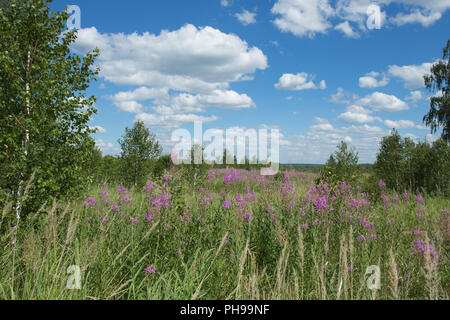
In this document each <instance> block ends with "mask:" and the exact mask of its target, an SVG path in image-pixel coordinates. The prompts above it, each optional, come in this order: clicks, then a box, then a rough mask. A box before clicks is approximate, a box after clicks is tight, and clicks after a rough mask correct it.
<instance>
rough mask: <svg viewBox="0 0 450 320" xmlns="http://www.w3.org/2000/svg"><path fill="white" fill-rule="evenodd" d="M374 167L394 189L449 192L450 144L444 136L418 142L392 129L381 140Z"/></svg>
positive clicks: (378, 175)
mask: <svg viewBox="0 0 450 320" xmlns="http://www.w3.org/2000/svg"><path fill="white" fill-rule="evenodd" d="M374 171H375V174H376V176H377V177H378V178H380V179H381V180H383V181H384V183H386V186H387V187H389V188H391V189H395V190H398V191H400V190H421V189H423V190H425V191H427V192H440V193H445V194H450V192H449V191H450V147H449V146H448V145H447V143H446V142H445V141H444V140H443V139H438V140H436V141H434V142H433V143H432V144H430V143H428V142H418V143H415V142H414V141H413V140H411V139H410V138H408V137H405V138H402V137H401V136H400V134H399V133H398V132H397V131H396V130H393V131H392V133H391V135H390V136H387V137H384V138H383V139H382V141H381V144H380V150H379V152H378V154H377V160H376V162H375V164H374Z"/></svg>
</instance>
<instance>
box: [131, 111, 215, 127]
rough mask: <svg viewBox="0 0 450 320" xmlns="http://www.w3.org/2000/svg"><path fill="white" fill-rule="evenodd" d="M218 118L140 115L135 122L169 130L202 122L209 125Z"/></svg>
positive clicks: (193, 115) (183, 115)
mask: <svg viewBox="0 0 450 320" xmlns="http://www.w3.org/2000/svg"><path fill="white" fill-rule="evenodd" d="M218 119H219V118H218V117H216V116H200V115H196V114H155V113H145V112H142V113H138V114H136V117H135V121H142V122H144V124H145V125H147V126H158V127H163V128H167V129H172V128H177V127H180V126H181V125H182V124H183V123H185V122H194V121H201V122H203V123H208V122H212V121H216V120H218Z"/></svg>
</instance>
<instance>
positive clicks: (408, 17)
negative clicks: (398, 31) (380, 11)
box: [391, 9, 442, 27]
mask: <svg viewBox="0 0 450 320" xmlns="http://www.w3.org/2000/svg"><path fill="white" fill-rule="evenodd" d="M441 17H442V14H441V13H440V12H428V15H427V13H425V14H424V13H423V12H422V11H420V10H418V9H416V10H413V11H412V12H410V13H406V14H405V13H403V12H400V13H398V14H397V15H396V16H395V17H393V18H392V19H391V21H392V23H394V24H396V25H398V26H402V25H405V24H408V23H420V24H421V25H422V26H424V27H429V26H430V25H432V24H433V23H435V22H436V21H437V20H439V19H440V18H441Z"/></svg>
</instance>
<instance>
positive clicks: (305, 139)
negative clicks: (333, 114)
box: [282, 118, 389, 163]
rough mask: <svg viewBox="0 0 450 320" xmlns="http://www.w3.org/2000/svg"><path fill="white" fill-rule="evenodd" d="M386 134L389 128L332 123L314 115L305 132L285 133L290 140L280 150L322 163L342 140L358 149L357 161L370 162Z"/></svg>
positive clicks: (289, 154) (297, 157)
mask: <svg viewBox="0 0 450 320" xmlns="http://www.w3.org/2000/svg"><path fill="white" fill-rule="evenodd" d="M388 134H389V130H386V129H382V128H380V127H378V126H370V125H368V124H364V125H351V126H347V127H345V126H344V127H334V126H333V125H331V123H329V121H328V120H326V119H322V118H316V119H315V120H314V124H312V125H311V126H310V127H309V128H308V130H307V131H306V132H305V133H303V134H301V135H294V136H288V137H286V139H287V140H289V141H291V144H290V145H288V146H284V147H283V148H282V152H283V153H285V154H287V155H288V156H289V157H291V158H295V159H297V160H296V162H307V163H324V162H325V161H326V160H327V159H328V157H329V156H330V154H331V153H332V152H334V151H335V150H336V145H337V144H338V143H340V142H341V141H345V142H347V143H350V144H351V146H352V147H355V148H356V149H357V151H358V153H359V157H360V162H372V161H373V160H374V158H375V155H376V152H377V149H378V144H379V142H380V141H381V138H382V137H383V136H386V135H388Z"/></svg>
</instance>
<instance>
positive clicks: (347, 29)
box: [334, 21, 359, 38]
mask: <svg viewBox="0 0 450 320" xmlns="http://www.w3.org/2000/svg"><path fill="white" fill-rule="evenodd" d="M334 29H336V30H338V31H341V32H343V33H344V34H345V35H346V36H347V37H348V38H359V33H358V32H355V31H353V28H352V27H351V26H350V23H349V22H348V21H344V22H342V23H340V24H338V25H337V26H335V27H334Z"/></svg>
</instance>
